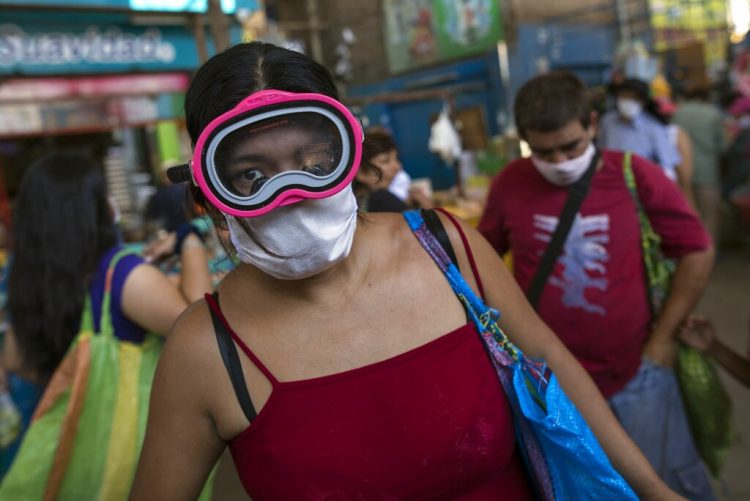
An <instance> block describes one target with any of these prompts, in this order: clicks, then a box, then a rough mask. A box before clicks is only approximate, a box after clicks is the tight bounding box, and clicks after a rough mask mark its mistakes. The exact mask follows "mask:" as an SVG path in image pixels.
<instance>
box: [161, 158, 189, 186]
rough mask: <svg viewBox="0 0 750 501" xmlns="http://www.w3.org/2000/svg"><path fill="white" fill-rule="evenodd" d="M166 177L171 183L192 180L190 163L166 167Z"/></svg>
mask: <svg viewBox="0 0 750 501" xmlns="http://www.w3.org/2000/svg"><path fill="white" fill-rule="evenodd" d="M167 179H169V180H170V181H171V182H172V183H173V184H179V183H187V182H188V181H192V179H193V175H192V173H191V169H190V164H189V163H187V164H182V165H177V166H175V167H170V168H169V169H167Z"/></svg>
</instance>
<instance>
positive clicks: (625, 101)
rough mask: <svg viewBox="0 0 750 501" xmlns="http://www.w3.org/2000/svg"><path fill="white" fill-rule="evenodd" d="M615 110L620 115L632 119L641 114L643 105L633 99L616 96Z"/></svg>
mask: <svg viewBox="0 0 750 501" xmlns="http://www.w3.org/2000/svg"><path fill="white" fill-rule="evenodd" d="M617 111H619V112H620V115H622V116H624V117H625V118H627V119H629V120H632V119H634V118H635V117H637V116H638V115H640V114H641V112H642V111H643V105H642V104H641V103H640V101H636V100H635V99H630V98H626V97H620V98H617Z"/></svg>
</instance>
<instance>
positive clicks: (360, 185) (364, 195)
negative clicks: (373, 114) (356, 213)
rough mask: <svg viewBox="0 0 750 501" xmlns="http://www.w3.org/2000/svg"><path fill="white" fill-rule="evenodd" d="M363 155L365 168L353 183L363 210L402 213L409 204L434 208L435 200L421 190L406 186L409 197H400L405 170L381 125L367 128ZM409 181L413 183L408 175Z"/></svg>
mask: <svg viewBox="0 0 750 501" xmlns="http://www.w3.org/2000/svg"><path fill="white" fill-rule="evenodd" d="M362 158H363V159H364V162H363V168H362V169H361V170H360V171H359V172H358V173H357V178H356V182H355V184H354V189H355V193H356V194H357V199H358V201H359V205H360V207H361V208H362V210H364V211H366V212H403V211H405V210H406V209H408V208H409V207H410V206H416V207H421V208H425V209H428V208H432V200H430V198H429V196H427V195H426V194H425V193H423V192H422V191H420V190H418V189H411V188H409V187H407V190H406V198H401V196H399V195H403V192H404V189H403V188H404V186H403V184H404V178H403V177H399V174H401V173H404V170H403V167H402V165H401V162H400V161H399V159H398V148H397V147H396V143H395V142H394V141H393V136H391V134H390V133H389V132H388V131H387V130H385V129H383V128H381V127H371V128H369V129H367V130H365V140H364V142H363V144H362ZM373 166H374V167H375V169H373V168H372V167H373ZM404 174H405V173H404ZM406 180H407V181H409V182H410V178H409V177H408V175H407V176H406ZM394 183H396V184H397V185H396V186H394Z"/></svg>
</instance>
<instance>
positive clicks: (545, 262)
mask: <svg viewBox="0 0 750 501" xmlns="http://www.w3.org/2000/svg"><path fill="white" fill-rule="evenodd" d="M600 158H601V154H600V153H599V150H598V149H597V150H596V153H594V157H593V158H592V159H591V162H590V163H589V166H588V168H587V169H586V172H585V173H584V174H583V176H581V178H580V179H579V180H578V181H576V182H575V183H573V184H572V185H571V186H570V188H569V190H568V198H567V199H566V200H565V205H564V206H563V209H562V213H561V214H560V219H559V221H558V223H557V228H556V229H555V233H554V234H553V235H552V239H551V240H550V242H549V244H548V245H547V248H546V249H545V250H544V255H543V256H542V260H541V262H540V263H539V268H537V270H536V274H535V275H534V279H533V280H532V281H531V285H530V286H529V290H528V291H527V292H526V297H527V299H528V300H529V303H531V306H533V307H534V309H536V307H537V305H538V304H539V299H540V298H541V296H542V292H543V291H544V286H545V285H547V279H548V278H549V276H550V274H551V273H552V270H553V269H554V267H555V262H556V261H557V257H558V256H559V255H560V251H562V248H563V245H565V241H566V240H567V239H568V233H570V229H571V228H572V227H573V221H574V220H575V217H576V214H577V213H578V209H580V208H581V205H582V204H583V201H584V199H585V198H586V195H588V192H589V188H590V187H591V179H592V178H593V177H594V173H595V172H596V166H597V165H598V164H599V159H600Z"/></svg>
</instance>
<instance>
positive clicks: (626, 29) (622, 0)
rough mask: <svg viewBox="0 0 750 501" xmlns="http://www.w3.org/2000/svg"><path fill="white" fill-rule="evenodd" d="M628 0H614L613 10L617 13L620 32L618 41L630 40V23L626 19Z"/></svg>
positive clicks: (626, 41)
mask: <svg viewBox="0 0 750 501" xmlns="http://www.w3.org/2000/svg"><path fill="white" fill-rule="evenodd" d="M627 4H628V1H627V0H615V12H616V14H617V27H618V30H619V32H620V42H625V43H628V42H630V35H631V34H630V23H629V20H628V5H627Z"/></svg>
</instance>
